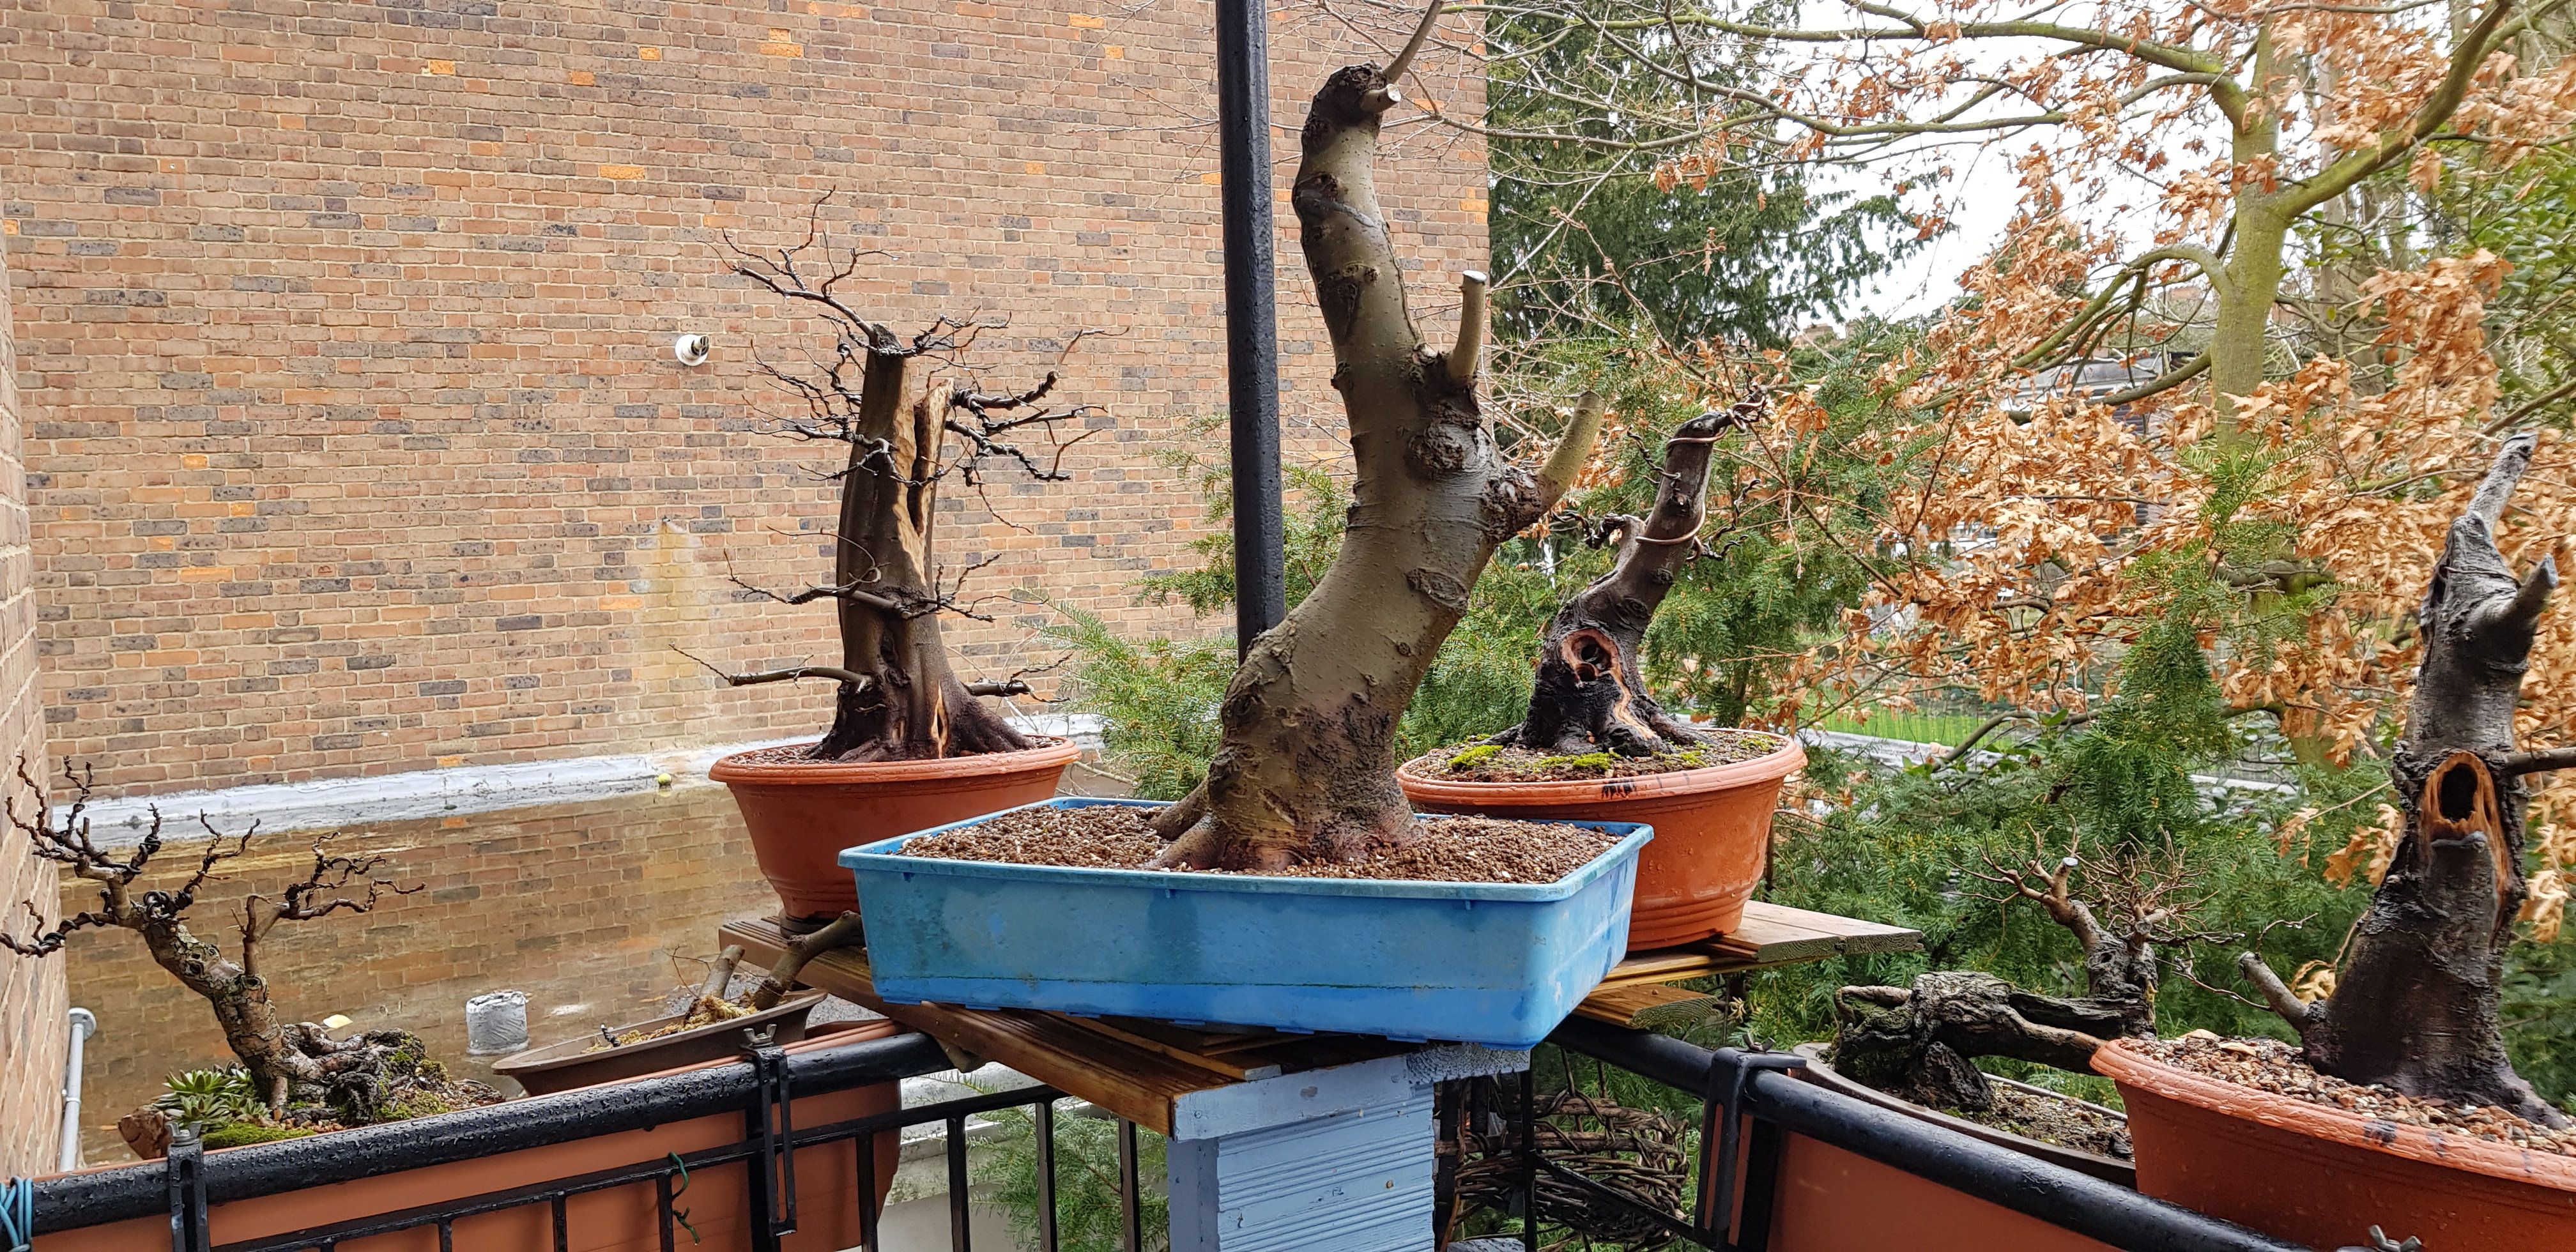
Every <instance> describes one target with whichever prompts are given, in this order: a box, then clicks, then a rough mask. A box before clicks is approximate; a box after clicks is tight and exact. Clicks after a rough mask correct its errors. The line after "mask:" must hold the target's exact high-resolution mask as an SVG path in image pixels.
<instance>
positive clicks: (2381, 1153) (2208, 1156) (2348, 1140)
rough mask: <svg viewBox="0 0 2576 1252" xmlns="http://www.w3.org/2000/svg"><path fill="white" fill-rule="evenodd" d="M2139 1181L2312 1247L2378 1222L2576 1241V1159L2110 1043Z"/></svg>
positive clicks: (2360, 1235)
mask: <svg viewBox="0 0 2576 1252" xmlns="http://www.w3.org/2000/svg"><path fill="white" fill-rule="evenodd" d="M2093 1068H2094V1069H2096V1070H2098V1071H2100V1072H2101V1073H2102V1074H2104V1075H2106V1076H2108V1077H2109V1078H2110V1079H2111V1080H2112V1081H2113V1082H2116V1083H2118V1084H2119V1085H2120V1099H2121V1101H2122V1102H2123V1103H2124V1104H2126V1105H2127V1106H2128V1114H2129V1142H2130V1145H2131V1146H2132V1147H2133V1148H2135V1149H2136V1151H2137V1166H2138V1190H2140V1191H2142V1192H2144V1193H2146V1194H2148V1195H2151V1196H2154V1197H2156V1198H2157V1199H2159V1200H2169V1201H2172V1202H2173V1203H2175V1204H2179V1205H2182V1206H2183V1207H2184V1208H2188V1209H2196V1210H2198V1211H2200V1212H2203V1213H2207V1214H2209V1215H2210V1216H2212V1217H2220V1218H2225V1219H2226V1220H2228V1221H2231V1222H2235V1223H2236V1224H2238V1225H2240V1226H2250V1227H2252V1228H2253V1229H2256V1230H2260V1231H2262V1232H2264V1233H2266V1234H2270V1235H2274V1236H2277V1237H2279V1238H2283V1239H2288V1240H2291V1241H2292V1242H2295V1243H2304V1244H2307V1245H2308V1246H2310V1247H2315V1248H2341V1247H2348V1246H2353V1245H2358V1244H2367V1243H2368V1242H2369V1240H2368V1239H2367V1238H2366V1236H2367V1235H2368V1234H2369V1231H2370V1228H2371V1227H2372V1226H2377V1227H2379V1228H2380V1229H2382V1230H2384V1231H2386V1232H2387V1233H2388V1236H2389V1237H2390V1238H2392V1239H2398V1240H2403V1239H2405V1238H2406V1237H2407V1236H2409V1235H2412V1236H2415V1237H2418V1238H2420V1239H2422V1240H2423V1241H2424V1246H2425V1247H2426V1248H2428V1249H2453V1248H2457V1249H2461V1250H2462V1252H2467V1250H2468V1249H2485V1248H2492V1249H2495V1252H2507V1250H2508V1249H2521V1248H2530V1249H2534V1250H2535V1252H2536V1250H2537V1249H2540V1248H2576V1158H2571V1157H2566V1156H2560V1155H2557V1154H2554V1153H2545V1152H2526V1151H2523V1150H2522V1149H2519V1148H2516V1147H2514V1146H2512V1145H2511V1144H2505V1143H2498V1142H2495V1141H2494V1140H2490V1139H2480V1138H2476V1137H2473V1136H2470V1135H2464V1134H2458V1133H2445V1132H2443V1131H2440V1130H2436V1129H2433V1128H2431V1127H2425V1126H2409V1125H2402V1124H2398V1123H2394V1122H2387V1121H2381V1120H2378V1119H2375V1118H2369V1117H2364V1116H2362V1115H2360V1114H2358V1113H2352V1112H2347V1111H2345V1110H2343V1109H2339V1108H2332V1107H2329V1106H2326V1105H2321V1104H2310V1103H2309V1102H2307V1101H2305V1100H2298V1099H2293V1098H2291V1097H2289V1096H2283V1095H2274V1094H2272V1093H2271V1092H2268V1091H2258V1090H2256V1089H2254V1088H2252V1087H2245V1086H2240V1085H2238V1084H2236V1083H2232V1082H2226V1081H2223V1080H2221V1079H2216V1078H2211V1077H2208V1076H2206V1075H2202V1074H2196V1073H2192V1072H2190V1071H2188V1070H2182V1069H2176V1068H2174V1067H2173V1066H2170V1065H2165V1064H2163V1063H2161V1062H2157V1061H2153V1060H2150V1059H2148V1058H2146V1057H2144V1056H2141V1055H2139V1054H2138V1053H2136V1052H2133V1051H2131V1050H2129V1049H2128V1048H2127V1047H2126V1046H2125V1045H2123V1044H2119V1043H2113V1044H2111V1045H2109V1046H2107V1047H2105V1048H2103V1049H2102V1050H2100V1051H2098V1052H2096V1053H2094V1054H2093Z"/></svg>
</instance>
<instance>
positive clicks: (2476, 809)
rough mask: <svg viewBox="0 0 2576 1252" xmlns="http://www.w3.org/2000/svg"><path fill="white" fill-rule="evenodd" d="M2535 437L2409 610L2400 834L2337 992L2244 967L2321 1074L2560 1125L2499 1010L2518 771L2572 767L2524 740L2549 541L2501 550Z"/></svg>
mask: <svg viewBox="0 0 2576 1252" xmlns="http://www.w3.org/2000/svg"><path fill="white" fill-rule="evenodd" d="M2532 442H2533V440H2532V436H2531V435H2529V434H2520V435H2515V436H2513V437H2512V438H2510V439H2507V440H2506V441H2505V442H2504V447H2503V449H2502V450H2501V451H2499V452H2498V453H2497V455H2496V460H2495V465H2494V466H2493V468H2491V469H2489V470H2488V471H2487V476H2486V479H2485V481H2484V482H2482V483H2481V484H2479V487H2478V491H2477V495H2476V496H2475V497H2474V498H2473V499H2472V500H2471V502H2470V504H2469V507H2468V510H2467V511H2466V512H2464V513H2462V514H2461V515H2460V516H2459V518H2458V519H2457V520H2455V521H2453V522H2452V523H2451V530H2450V534H2449V536H2448V538H2447V539H2446V540H2445V541H2444V542H2443V545H2442V554H2441V556H2440V558H2439V559H2437V560H2436V561H2435V562H2434V564H2433V581H2432V584H2431V585H2430V586H2429V587H2427V588H2425V591H2424V605H2423V608H2422V609H2421V610H2420V611H2419V613H2418V616H2417V619H2416V622H2417V629H2418V633H2419V636H2420V638H2421V639H2422V641H2423V644H2422V646H2423V656H2424V660H2423V663H2422V666H2421V667H2420V669H2419V670H2418V671H2417V677H2416V682H2415V696H2414V700H2413V702H2412V703H2411V704H2410V705H2409V706H2408V708H2407V715H2406V733H2405V736H2404V737H2403V738H2401V739H2400V740H2399V741H2398V744H2397V750H2396V752H2395V753H2394V754H2393V755H2392V757H2391V759H2390V762H2389V773H2390V775H2391V777H2392V779H2393V781H2394V782H2395V784H2396V792H2397V797H2398V803H2399V806H2400V810H2401V812H2402V813H2403V816H2404V827H2403V833H2402V834H2401V836H2400V837H2399V840H2398V843H2397V849H2396V851H2395V853H2394V854H2393V855H2392V856H2391V857H2390V859H2389V863H2388V872H2387V875H2386V876H2385V877H2383V878H2382V879H2381V880H2380V883H2379V891H2378V894H2377V895H2376V896H2374V897H2373V898H2372V900H2371V903H2370V908H2369V910H2368V911H2367V912H2366V913H2364V914H2363V915H2362V917H2361V920H2360V921H2359V922H2358V923H2357V924H2356V926H2355V929H2354V931H2353V935H2352V939H2351V942H2350V946H2349V949H2348V955H2347V956H2346V957H2345V959H2344V961H2343V963H2342V968H2341V969H2340V970H2339V971H2338V972H2337V975H2336V978H2335V982H2334V990H2333V992H2332V993H2331V994H2330V995H2328V996H2327V997H2325V998H2324V999H2322V1000H2318V1001H2316V1002H2314V1003H2309V1002H2304V1001H2302V1000H2300V999H2299V998H2298V997H2297V996H2296V995H2295V994H2293V993H2292V992H2291V990H2290V988H2289V987H2288V986H2287V985H2286V984H2285V983H2283V982H2282V980H2281V978H2280V976H2279V975H2278V974H2276V973H2274V972H2273V971H2272V969H2271V967H2269V966H2268V965H2266V964H2264V962H2263V959H2262V957H2261V956H2259V955H2257V954H2256V953H2253V952H2247V953H2245V954H2244V955H2242V956H2240V957H2238V958H2237V961H2238V966H2239V968H2241V969H2242V970H2243V971H2244V973H2245V975H2246V977H2247V978H2248V979H2250V980H2251V981H2252V982H2253V983H2254V984H2255V985H2256V986H2257V987H2258V988H2260V989H2261V990H2262V992H2263V995H2264V999H2265V1000H2267V1001H2268V1002H2269V1003H2270V1004H2271V1006H2272V1008H2273V1010H2274V1011H2276V1012H2278V1013H2279V1014H2280V1015H2281V1017H2282V1018H2283V1019H2284V1020H2286V1021H2288V1022H2289V1023H2290V1025H2291V1026H2292V1027H2293V1028H2294V1029H2296V1030H2297V1031H2298V1033H2299V1038H2300V1042H2301V1043H2302V1045H2303V1048H2304V1052H2305V1055H2306V1058H2307V1061H2308V1063H2309V1064H2311V1065H2314V1066H2315V1067H2316V1068H2317V1069H2318V1070H2320V1071H2321V1072H2324V1073H2328V1074H2332V1075H2334V1076H2335V1077H2337V1078H2342V1079H2344V1080H2346V1081H2349V1082H2356V1083H2372V1084H2377V1085H2380V1086H2384V1087H2389V1088H2392V1089H2394V1090H2397V1091H2401V1092H2404V1093H2406V1094H2408V1095H2413V1096H2423V1097H2429V1098H2433V1099H2440V1100H2447V1101H2453V1102H2460V1103H2474V1104H2488V1105H2496V1106H2500V1107H2503V1108H2506V1109H2509V1110H2511V1111H2513V1112H2515V1113H2518V1114H2520V1115H2522V1116H2523V1117H2525V1118H2528V1119H2530V1120H2532V1121H2535V1122H2539V1123H2541V1124H2543V1125H2548V1126H2564V1125H2566V1124H2568V1122H2567V1118H2566V1116H2565V1115H2564V1114H2562V1113H2560V1112H2559V1111H2558V1110H2557V1109H2555V1108H2553V1107H2551V1106H2550V1104H2549V1102H2548V1101H2546V1100H2543V1099H2541V1098H2540V1096H2539V1095H2538V1093H2536V1092H2534V1091H2533V1090H2532V1089H2531V1084H2529V1083H2527V1082H2525V1081H2523V1079H2522V1076H2521V1075H2519V1074H2516V1073H2515V1072H2514V1070H2513V1062H2512V1061H2511V1059H2509V1058H2508V1057H2507V1056H2506V1054H2505V1047H2504V1029H2503V1022H2502V1017H2501V1014H2500V1012H2499V1010H2498V997H2499V994H2500V992H2501V990H2502V982H2503V976H2504V950H2505V945H2506V944H2508V943H2510V942H2512V939H2513V923H2514V917H2515V915H2516V914H2517V913H2519V912H2520V911H2521V909H2522V903H2523V899H2524V897H2525V896H2526V895H2528V894H2529V890H2530V888H2529V884H2528V883H2526V882H2525V881H2524V878H2523V854H2524V850H2525V849H2524V836H2523V826H2522V807H2523V785H2522V775H2524V774H2527V773H2534V772H2538V771H2540V770H2546V769H2558V768H2564V767H2565V766H2567V765H2570V764H2576V758H2571V757H2570V756H2569V754H2566V753H2563V752H2561V753H2550V752H2534V753H2525V752H2519V751H2517V750H2516V749H2515V747H2514V739H2513V715H2514V706H2515V704H2516V702H2517V700H2518V698H2519V696H2520V694H2521V690H2522V675H2523V670H2524V667H2525V666H2526V665H2527V663H2528V661H2529V658H2530V654H2531V641H2532V636H2533V634H2534V632H2535V631H2536V630H2537V629H2538V627H2539V623H2540V613H2541V610H2542V609H2543V608H2544V607H2546V605H2547V604H2548V601H2549V593H2550V591H2551V590H2552V589H2553V588H2555V587H2556V586H2557V585H2558V557H2557V554H2556V553H2555V552H2552V553H2551V554H2550V555H2547V556H2544V557H2542V558H2541V560H2540V561H2539V562H2537V563H2536V564H2534V565H2533V566H2532V567H2531V570H2530V572H2529V573H2528V574H2526V575H2523V576H2522V577H2519V578H2517V577H2516V576H2515V575H2514V572H2513V568H2512V566H2510V565H2509V564H2507V563H2506V561H2505V558H2504V554H2503V553H2502V552H2501V551H2500V550H2498V549H2497V547H2496V528H2497V526H2498V525H2500V524H2501V523H2502V521H2503V519H2504V511H2505V506H2506V504H2507V503H2509V502H2510V501H2511V500H2512V497H2513V490H2514V487H2515V485H2516V484H2518V483H2519V482H2520V481H2521V479H2522V475H2523V472H2524V471H2525V470H2526V469H2528V468H2529V467H2530V464H2531V449H2532Z"/></svg>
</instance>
